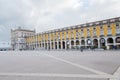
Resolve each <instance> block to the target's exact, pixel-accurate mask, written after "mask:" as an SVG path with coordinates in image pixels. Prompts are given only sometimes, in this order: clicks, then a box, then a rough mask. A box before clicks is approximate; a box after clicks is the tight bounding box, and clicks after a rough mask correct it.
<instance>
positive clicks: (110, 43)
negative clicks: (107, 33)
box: [107, 38, 114, 49]
mask: <svg viewBox="0 0 120 80" xmlns="http://www.w3.org/2000/svg"><path fill="white" fill-rule="evenodd" d="M107 43H108V46H109V49H114V45H113V38H108V39H107Z"/></svg>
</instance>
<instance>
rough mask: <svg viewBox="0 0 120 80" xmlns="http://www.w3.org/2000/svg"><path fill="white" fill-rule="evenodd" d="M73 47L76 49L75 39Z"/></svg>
mask: <svg viewBox="0 0 120 80" xmlns="http://www.w3.org/2000/svg"><path fill="white" fill-rule="evenodd" d="M74 48H75V49H76V40H74Z"/></svg>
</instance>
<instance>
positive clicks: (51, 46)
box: [50, 40, 52, 50]
mask: <svg viewBox="0 0 120 80" xmlns="http://www.w3.org/2000/svg"><path fill="white" fill-rule="evenodd" d="M51 49H52V45H51V40H50V50H51Z"/></svg>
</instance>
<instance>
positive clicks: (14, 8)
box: [0, 0, 120, 41]
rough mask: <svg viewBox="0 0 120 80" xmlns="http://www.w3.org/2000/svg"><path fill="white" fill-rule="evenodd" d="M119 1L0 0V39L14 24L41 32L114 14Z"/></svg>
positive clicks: (113, 15)
mask: <svg viewBox="0 0 120 80" xmlns="http://www.w3.org/2000/svg"><path fill="white" fill-rule="evenodd" d="M119 5H120V1H119V0H109V1H108V0H0V36H2V38H0V41H9V40H10V29H11V28H17V26H23V27H25V28H28V29H34V28H35V29H36V30H37V32H42V31H47V30H51V29H57V28H61V27H66V26H72V25H76V24H81V23H86V22H92V21H96V20H102V19H106V18H112V17H117V16H120V15H119V13H120V7H119ZM1 26H2V27H1ZM3 27H5V28H3ZM3 35H4V36H3Z"/></svg>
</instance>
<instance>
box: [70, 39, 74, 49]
mask: <svg viewBox="0 0 120 80" xmlns="http://www.w3.org/2000/svg"><path fill="white" fill-rule="evenodd" d="M71 48H72V49H74V41H71Z"/></svg>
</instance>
